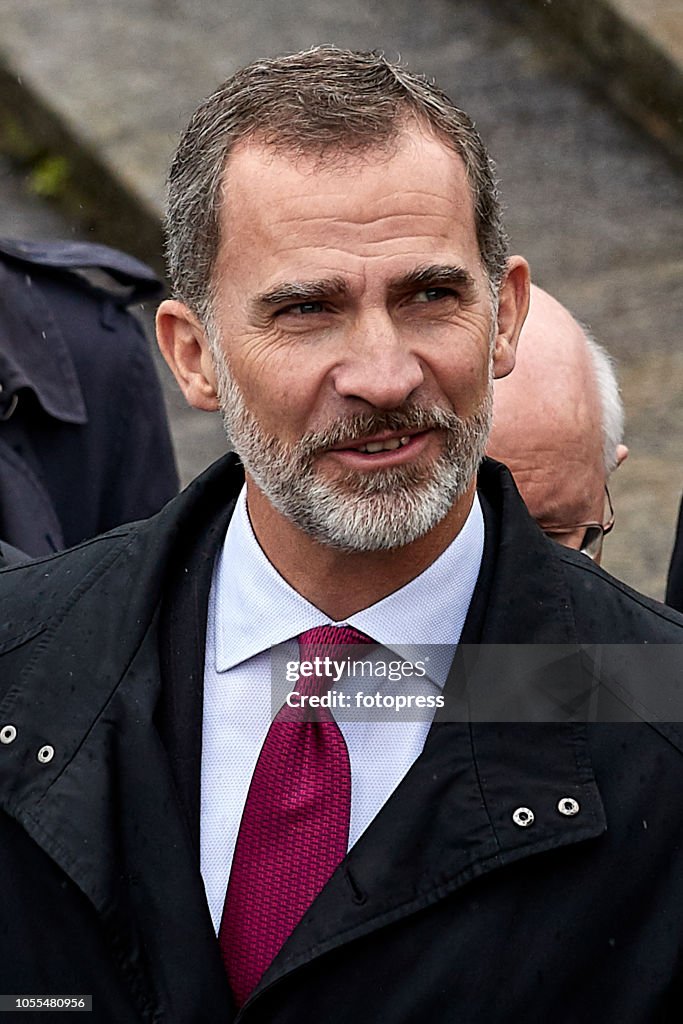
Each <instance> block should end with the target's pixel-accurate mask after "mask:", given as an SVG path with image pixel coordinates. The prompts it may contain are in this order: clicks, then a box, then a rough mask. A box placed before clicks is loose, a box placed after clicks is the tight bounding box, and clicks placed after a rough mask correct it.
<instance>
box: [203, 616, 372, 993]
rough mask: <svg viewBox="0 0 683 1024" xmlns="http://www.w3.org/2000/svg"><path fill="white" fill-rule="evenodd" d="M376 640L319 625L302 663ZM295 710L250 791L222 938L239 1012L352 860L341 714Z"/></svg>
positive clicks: (278, 720)
mask: <svg viewBox="0 0 683 1024" xmlns="http://www.w3.org/2000/svg"><path fill="white" fill-rule="evenodd" d="M367 643H373V641H372V640H371V639H370V638H369V637H367V636H365V634H364V633H359V632H358V630H356V629H354V628H353V627H352V626H319V627H317V628H316V629H309V630H307V632H305V633H302V634H301V636H300V637H299V652H300V660H301V661H312V660H313V659H314V658H315V657H316V656H320V657H325V655H326V654H327V655H329V656H330V657H334V650H333V649H332V648H333V647H337V646H338V645H340V644H367ZM330 686H331V679H329V678H328V677H325V676H323V677H320V678H316V677H303V676H302V677H300V679H299V682H298V683H297V685H296V687H295V689H296V690H298V691H299V692H300V693H308V694H311V693H320V694H321V695H322V694H323V693H325V692H326V691H327V690H328V689H329V688H330ZM303 715H306V716H307V717H308V718H309V719H310V718H312V715H311V711H310V710H307V711H304V712H299V713H298V714H297V711H296V710H294V709H292V708H290V707H288V706H287V705H285V706H284V707H283V708H281V709H280V711H279V712H278V714H277V715H276V716H275V718H274V719H273V722H272V723H271V726H270V729H269V730H268V734H267V735H266V738H265V740H264V743H263V746H262V748H261V753H260V754H259V759H258V761H257V763H256V768H255V769H254V774H253V776H252V779H251V784H250V786H249V794H248V796H247V801H246V804H245V805H244V811H243V813H242V821H241V823H240V830H239V835H238V837H237V844H236V846H235V854H234V857H233V861H232V870H231V872H230V882H229V884H228V891H227V893H226V897H225V905H224V907H223V916H222V919H221V926H220V929H219V932H218V941H219V943H220V948H221V953H222V955H223V962H224V963H225V968H226V971H227V973H228V979H229V981H230V985H231V987H232V991H233V994H234V996H235V999H236V1000H237V1004H238V1006H241V1005H242V1004H243V1003H244V1002H245V1001H246V1000H247V998H248V996H249V994H250V993H251V992H252V991H253V989H254V988H255V987H256V985H257V984H258V982H259V980H260V978H261V976H262V974H263V973H264V971H265V970H266V968H267V967H268V966H269V964H270V963H271V961H272V960H273V958H274V957H275V955H276V954H277V953H278V951H279V950H280V948H281V947H282V945H283V944H284V942H285V939H286V938H287V937H288V936H289V935H290V934H291V932H292V931H293V930H294V928H295V927H296V925H297V924H298V923H299V921H300V920H301V918H302V917H303V916H304V914H305V913H306V911H307V910H308V908H309V906H310V905H311V903H312V902H313V900H314V899H315V898H316V896H317V895H318V893H319V892H320V890H321V889H322V888H323V886H324V885H325V883H326V882H327V881H328V880H329V878H330V877H331V875H332V874H333V872H334V870H335V869H336V867H337V866H338V865H339V863H340V862H341V861H342V859H343V858H344V856H345V854H346V851H347V847H348V841H349V815H350V809H351V769H350V766H349V754H348V751H347V749H346V743H345V742H344V737H343V736H342V734H341V730H340V729H339V726H338V725H337V723H336V722H335V720H334V718H333V716H332V714H331V712H330V711H329V710H328V709H326V708H320V709H316V713H315V720H314V721H310V720H309V721H304V720H302V719H303Z"/></svg>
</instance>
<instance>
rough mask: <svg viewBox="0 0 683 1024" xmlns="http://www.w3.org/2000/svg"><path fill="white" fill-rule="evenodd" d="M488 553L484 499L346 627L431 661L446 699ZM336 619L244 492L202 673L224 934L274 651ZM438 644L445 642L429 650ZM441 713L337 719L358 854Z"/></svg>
mask: <svg viewBox="0 0 683 1024" xmlns="http://www.w3.org/2000/svg"><path fill="white" fill-rule="evenodd" d="M483 549H484V519H483V515H482V511H481V506H480V504H479V500H478V498H477V497H476V496H475V500H474V503H473V506H472V509H471V511H470V514H469V516H468V518H467V520H466V522H465V525H464V526H463V528H462V530H461V531H460V533H459V534H458V536H457V537H456V538H455V539H454V540H453V542H452V543H451V544H450V545H449V547H448V548H446V550H445V551H444V552H443V553H442V554H441V555H440V556H439V558H437V560H436V561H435V562H433V563H432V564H431V565H430V566H429V567H428V568H427V569H426V570H425V571H424V572H423V573H421V574H420V576H418V577H416V578H415V579H414V580H411V581H410V583H407V584H406V585H405V586H404V587H401V588H400V590H396V591H395V592H394V593H393V594H389V596H388V597H385V598H383V599H382V600H381V601H378V602H377V603H376V604H374V605H372V606H371V607H370V608H366V609H364V610H363V611H360V612H356V613H355V614H354V615H351V616H350V617H349V618H348V619H347V620H345V621H346V622H347V623H348V624H349V625H351V626H354V627H355V628H356V629H358V630H360V631H361V632H363V633H366V634H367V635H368V636H370V637H372V639H373V640H375V641H377V643H378V644H381V645H382V646H383V647H386V648H389V650H390V651H395V652H396V653H398V654H399V655H400V656H401V658H403V659H406V658H408V659H409V660H411V661H413V662H415V661H418V660H420V656H422V657H423V658H426V660H427V663H428V664H429V670H428V679H427V680H426V681H425V683H424V685H425V686H426V687H428V688H430V689H431V690H432V691H433V692H435V693H437V694H438V693H439V692H440V689H441V688H442V687H443V685H444V682H445V680H446V675H447V673H448V668H449V666H450V660H451V657H452V653H453V652H452V650H451V651H450V654H449V653H448V652H447V650H445V645H449V646H450V647H451V648H452V647H453V646H454V645H455V644H457V643H458V641H459V639H460V634H461V632H462V627H463V625H464V622H465V617H466V615H467V610H468V608H469V605H470V601H471V599H472V594H473V592H474V587H475V584H476V581H477V577H478V575H479V569H480V567H481V559H482V554H483ZM331 623H332V620H331V619H330V618H329V617H328V616H326V615H324V614H323V613H322V612H321V611H320V610H319V609H318V608H316V607H315V606H314V605H312V604H310V602H308V601H307V600H306V599H305V598H303V597H302V596H301V595H300V594H298V593H297V592H296V591H295V590H293V589H292V587H290V585H289V584H288V583H287V582H286V580H285V579H284V578H283V577H282V576H281V575H280V574H279V573H278V572H277V570H276V569H275V568H274V567H273V566H272V565H271V563H270V562H269V561H268V559H267V557H266V555H265V554H264V553H263V551H262V549H261V547H260V546H259V544H258V541H257V540H256V537H255V536H254V532H253V530H252V528H251V523H250V522H249V515H248V512H247V504H246V491H245V490H243V491H242V493H241V495H240V497H239V499H238V501H237V505H236V508H235V512H234V514H233V516H232V518H231V520H230V524H229V526H228V530H227V533H226V537H225V542H224V544H223V548H222V550H221V552H220V553H219V556H218V558H217V560H216V565H215V567H214V573H213V580H212V585H211V594H210V598H209V614H208V621H207V636H206V658H205V668H204V718H203V732H202V770H201V872H202V877H203V879H204V886H205V889H206V894H207V899H208V903H209V909H210V911H211V916H212V919H213V923H214V927H215V929H216V931H218V928H219V925H220V919H221V914H222V911H223V902H224V899H225V891H226V887H227V882H228V877H229V873H230V867H231V864H232V857H233V853H234V849H235V843H236V841H237V833H238V830H239V825H240V819H241V817H242V811H243V809H244V804H245V801H246V798H247V793H248V790H249V784H250V782H251V777H252V774H253V771H254V767H255V765H256V761H257V759H258V755H259V752H260V750H261V746H262V745H263V741H264V739H265V736H266V733H267V731H268V727H269V725H270V722H271V720H272V711H271V664H272V663H271V648H273V647H276V646H277V645H280V644H285V643H287V642H289V643H290V644H291V655H292V658H294V659H296V658H297V657H298V646H297V643H296V637H297V636H298V635H299V634H300V633H302V632H304V630H307V629H312V628H314V627H315V626H321V625H329V624H331ZM334 624H336V623H334ZM433 644H434V645H444V646H443V647H442V648H441V649H439V648H438V647H436V648H433V647H430V646H425V645H433ZM425 650H427V654H425ZM429 652H431V656H430V653H429ZM425 692H428V691H425ZM433 713H434V712H433V711H431V712H429V713H428V714H427V715H426V716H425V715H424V714H423V720H421V721H408V720H406V719H405V718H404V717H403V716H397V717H399V718H400V720H398V721H386V720H383V721H377V720H370V721H368V720H365V721H340V722H339V727H340V729H341V731H342V734H343V736H344V739H345V741H346V745H347V747H348V751H349V760H350V764H351V821H350V834H349V847H351V846H352V845H353V844H354V843H355V842H356V840H357V839H358V837H359V836H360V835H361V834H362V833H363V832H364V831H365V829H366V828H367V826H368V825H369V824H370V822H371V821H372V819H373V818H374V817H375V815H376V814H377V812H378V811H379V810H380V808H381V807H382V805H383V804H384V803H385V802H386V800H387V799H388V798H389V797H390V796H391V794H392V793H393V791H394V790H395V789H396V787H397V786H398V784H399V783H400V781H401V779H402V778H403V776H404V775H405V774H406V772H407V771H408V769H409V768H410V767H411V765H412V764H413V762H414V761H415V759H416V758H417V757H418V755H419V754H420V753H421V751H422V748H423V746H424V742H425V739H426V737H427V732H428V731H429V727H430V722H431V718H432V717H433Z"/></svg>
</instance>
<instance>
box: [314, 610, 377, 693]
mask: <svg viewBox="0 0 683 1024" xmlns="http://www.w3.org/2000/svg"><path fill="white" fill-rule="evenodd" d="M298 639H299V656H300V658H301V662H302V663H304V662H307V663H308V664H309V665H310V669H312V670H313V671H312V673H311V674H310V675H308V674H307V675H306V676H305V677H302V678H301V679H299V684H298V687H299V690H300V692H302V693H307V694H311V693H316V694H323V693H327V692H328V691H329V689H330V687H331V686H332V678H333V676H332V675H331V673H330V671H329V668H328V663H329V659H330V658H333V657H334V655H335V648H337V647H341V646H342V645H345V644H346V645H350V644H374V642H375V641H374V640H373V639H372V638H371V637H369V636H367V635H366V634H365V633H361V631H360V630H359V629H354V627H353V626H316V627H315V628H314V629H307V630H306V631H305V632H304V633H301V634H300V635H299V638H298Z"/></svg>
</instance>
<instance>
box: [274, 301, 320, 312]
mask: <svg viewBox="0 0 683 1024" xmlns="http://www.w3.org/2000/svg"><path fill="white" fill-rule="evenodd" d="M324 312H325V306H324V304H323V303H322V302H317V301H314V300H310V301H308V302H294V303H291V304H290V305H288V306H283V308H282V309H279V310H278V311H277V313H276V316H310V315H312V314H315V313H324Z"/></svg>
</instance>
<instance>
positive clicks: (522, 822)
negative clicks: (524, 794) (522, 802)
mask: <svg viewBox="0 0 683 1024" xmlns="http://www.w3.org/2000/svg"><path fill="white" fill-rule="evenodd" d="M512 820H513V821H514V823H515V825H519V827H520V828H528V827H529V825H533V823H534V820H535V815H534V812H533V811H532V810H531V809H530V808H529V807H518V808H517V810H516V811H513V812H512Z"/></svg>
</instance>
